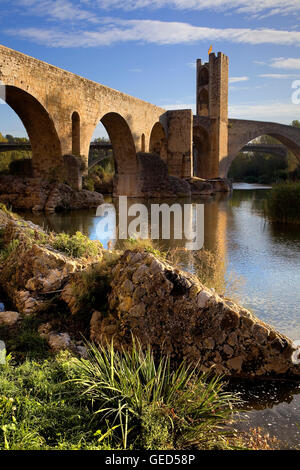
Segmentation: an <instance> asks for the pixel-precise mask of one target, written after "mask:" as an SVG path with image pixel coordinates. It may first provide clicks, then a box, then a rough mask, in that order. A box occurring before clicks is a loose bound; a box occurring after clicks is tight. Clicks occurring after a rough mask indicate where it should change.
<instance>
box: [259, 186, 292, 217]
mask: <svg viewBox="0 0 300 470" xmlns="http://www.w3.org/2000/svg"><path fill="white" fill-rule="evenodd" d="M265 213H266V215H267V217H269V218H270V220H272V221H274V222H281V223H285V224H286V223H294V224H299V223H300V182H297V183H291V182H289V183H282V184H278V185H276V186H273V187H272V189H271V191H270V194H269V197H268V199H267V202H266V210H265Z"/></svg>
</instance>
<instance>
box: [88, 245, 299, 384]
mask: <svg viewBox="0 0 300 470" xmlns="http://www.w3.org/2000/svg"><path fill="white" fill-rule="evenodd" d="M111 287H112V290H111V293H110V296H109V314H107V313H106V314H105V315H102V314H101V312H99V311H96V312H94V314H93V317H92V320H91V338H92V339H93V340H94V341H96V342H97V343H99V344H100V343H101V344H105V343H106V342H107V341H110V340H111V339H112V338H114V344H115V347H117V348H120V349H121V348H122V347H130V344H131V341H132V335H133V336H135V337H137V338H138V339H139V340H140V342H141V343H142V344H143V345H147V344H151V346H152V347H153V349H154V350H155V351H156V352H157V353H159V354H160V353H163V354H169V355H170V356H171V357H172V358H173V359H175V360H182V359H185V360H186V361H187V362H188V363H192V364H194V365H196V364H197V365H198V366H199V367H200V368H201V370H203V371H207V370H209V369H211V368H213V369H214V370H215V372H216V373H218V374H225V375H231V376H243V377H258V376H271V377H275V376H284V377H287V376H291V377H292V376H298V377H299V376H300V367H299V366H296V365H294V364H293V362H292V354H293V352H294V350H295V348H294V347H293V343H292V341H291V340H290V339H289V338H287V337H285V336H284V335H282V334H280V333H279V332H277V331H276V330H275V329H274V328H273V327H271V326H270V325H267V324H265V323H263V322H262V321H260V320H259V319H258V318H256V317H255V316H254V315H253V314H252V313H251V312H249V311H248V310H246V309H245V308H243V307H241V306H239V305H237V304H236V303H234V302H232V301H230V300H229V299H226V298H222V297H220V296H219V295H217V294H216V293H215V292H214V291H212V290H210V289H208V288H206V287H204V286H203V285H202V284H201V283H200V282H199V281H198V279H197V278H195V277H194V276H192V275H190V274H188V273H185V272H181V271H179V270H178V269H176V268H174V267H173V266H171V265H169V264H168V263H166V262H165V261H161V260H159V259H157V257H156V256H154V255H153V254H151V253H140V252H129V251H127V252H125V253H124V255H123V256H122V258H121V259H120V261H119V262H118V264H117V265H116V267H115V268H114V270H113V281H112V284H111Z"/></svg>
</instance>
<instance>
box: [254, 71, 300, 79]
mask: <svg viewBox="0 0 300 470" xmlns="http://www.w3.org/2000/svg"><path fill="white" fill-rule="evenodd" d="M259 77H261V78H274V79H279V80H280V79H282V80H286V79H290V78H297V77H298V75H295V74H293V73H262V74H260V75H259Z"/></svg>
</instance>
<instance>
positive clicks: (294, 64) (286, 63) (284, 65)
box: [270, 57, 300, 70]
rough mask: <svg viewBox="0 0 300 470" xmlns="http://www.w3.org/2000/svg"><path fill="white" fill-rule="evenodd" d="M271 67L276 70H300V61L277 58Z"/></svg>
mask: <svg viewBox="0 0 300 470" xmlns="http://www.w3.org/2000/svg"><path fill="white" fill-rule="evenodd" d="M270 66H271V67H273V68H275V69H291V70H300V59H299V58H284V57H277V58H274V59H271V63H270Z"/></svg>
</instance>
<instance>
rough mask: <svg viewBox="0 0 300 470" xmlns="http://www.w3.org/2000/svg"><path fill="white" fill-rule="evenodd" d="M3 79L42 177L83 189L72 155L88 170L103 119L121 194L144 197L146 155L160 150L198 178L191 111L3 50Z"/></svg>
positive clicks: (173, 165)
mask: <svg viewBox="0 0 300 470" xmlns="http://www.w3.org/2000/svg"><path fill="white" fill-rule="evenodd" d="M0 81H1V82H2V85H5V88H4V89H5V101H6V102H7V104H8V105H9V106H11V108H12V109H13V110H14V111H15V112H16V114H17V115H18V116H19V117H20V119H21V121H22V123H23V125H24V127H25V129H26V131H27V134H28V137H29V140H30V143H31V148H32V164H33V171H34V176H43V177H47V176H49V175H51V177H53V175H57V174H61V171H62V170H64V171H65V173H66V174H67V178H68V181H69V183H70V184H71V185H72V186H74V187H77V188H78V189H79V188H80V187H81V175H80V172H79V173H78V174H77V172H76V171H75V170H74V164H70V165H69V166H68V159H67V158H65V156H67V155H75V156H78V157H81V158H82V159H83V160H84V161H85V163H86V165H87V163H88V154H89V148H90V142H91V139H92V136H93V133H94V131H95V128H96V126H97V125H98V123H99V122H100V121H101V122H102V123H103V125H104V127H105V128H106V130H107V133H108V135H109V138H110V141H111V143H112V146H113V152H114V158H115V167H116V175H115V183H114V193H115V195H118V194H126V195H128V196H139V195H141V189H140V187H139V177H138V174H139V168H138V158H137V153H138V152H149V151H151V152H154V151H158V152H159V153H160V155H161V157H162V158H163V159H165V160H166V162H167V161H168V162H169V164H168V167H169V173H170V174H173V175H174V176H179V177H184V176H189V175H190V173H191V166H192V140H191V139H192V138H191V128H192V124H191V123H192V112H191V110H183V111H182V110H179V111H168V112H166V110H165V109H163V108H159V107H157V106H155V105H153V104H150V103H147V102H145V101H142V100H140V99H137V98H134V97H132V96H129V95H126V94H125V93H121V92H119V91H116V90H113V89H111V88H108V87H106V86H103V85H101V84H98V83H95V82H93V81H90V80H87V79H85V78H82V77H80V76H77V75H75V74H73V73H70V72H67V71H65V70H62V69H59V68H57V67H54V66H52V65H49V64H47V63H45V62H41V61H39V60H37V59H34V58H32V57H29V56H27V55H24V54H22V53H20V52H17V51H14V50H11V49H8V48H7V47H5V46H1V45H0ZM2 94H3V93H2ZM2 94H1V96H2ZM71 160H72V161H73V159H70V162H71Z"/></svg>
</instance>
